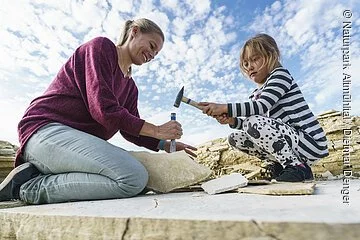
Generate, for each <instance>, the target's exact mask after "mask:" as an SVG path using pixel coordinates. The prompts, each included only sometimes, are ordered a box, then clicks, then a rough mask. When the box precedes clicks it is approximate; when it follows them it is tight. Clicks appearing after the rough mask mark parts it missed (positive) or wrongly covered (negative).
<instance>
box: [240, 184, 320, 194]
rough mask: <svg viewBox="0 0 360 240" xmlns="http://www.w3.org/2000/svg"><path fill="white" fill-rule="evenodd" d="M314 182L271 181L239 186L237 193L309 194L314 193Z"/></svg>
mask: <svg viewBox="0 0 360 240" xmlns="http://www.w3.org/2000/svg"><path fill="white" fill-rule="evenodd" d="M314 189H315V183H280V182H277V183H271V184H267V185H260V186H248V187H246V188H239V189H238V192H239V193H253V194H265V195H280V196H281V195H311V194H313V193H314Z"/></svg>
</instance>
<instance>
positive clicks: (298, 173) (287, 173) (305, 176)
mask: <svg viewBox="0 0 360 240" xmlns="http://www.w3.org/2000/svg"><path fill="white" fill-rule="evenodd" d="M275 179H276V181H279V182H304V181H310V180H313V179H314V176H313V173H312V171H311V168H310V167H309V166H308V165H307V164H305V163H304V164H301V165H296V166H286V167H285V168H284V170H283V171H282V172H281V173H280V175H279V176H278V177H277V178H275Z"/></svg>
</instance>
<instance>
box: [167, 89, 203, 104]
mask: <svg viewBox="0 0 360 240" xmlns="http://www.w3.org/2000/svg"><path fill="white" fill-rule="evenodd" d="M181 102H184V103H186V104H189V105H191V106H193V107H196V108H198V109H200V110H202V108H201V107H200V106H199V103H197V102H195V101H193V100H191V99H190V98H187V97H184V87H182V88H181V90H180V92H179V93H178V95H177V96H176V99H175V103H174V107H177V108H178V107H179V106H180V103H181Z"/></svg>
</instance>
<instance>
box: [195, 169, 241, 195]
mask: <svg viewBox="0 0 360 240" xmlns="http://www.w3.org/2000/svg"><path fill="white" fill-rule="evenodd" d="M247 184H248V180H247V179H246V178H245V177H244V176H243V175H242V174H240V173H232V174H230V175H224V176H221V177H219V178H216V179H212V180H210V181H207V182H205V183H203V184H201V188H202V189H204V191H205V192H206V193H208V194H217V193H222V192H227V191H231V190H234V189H237V188H241V187H245V186H247Z"/></svg>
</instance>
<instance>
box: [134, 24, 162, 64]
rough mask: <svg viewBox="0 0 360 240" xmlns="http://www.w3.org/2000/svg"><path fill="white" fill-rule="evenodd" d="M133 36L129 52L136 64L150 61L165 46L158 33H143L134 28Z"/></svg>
mask: <svg viewBox="0 0 360 240" xmlns="http://www.w3.org/2000/svg"><path fill="white" fill-rule="evenodd" d="M131 36H132V39H131V40H130V43H129V53H130V58H131V61H132V63H134V64H136V65H142V64H143V63H146V62H150V61H151V60H152V59H154V57H155V56H156V55H157V54H158V53H159V52H160V50H161V49H162V47H163V43H164V42H163V40H162V38H161V36H160V35H159V34H157V33H142V32H141V31H140V30H139V29H138V28H133V29H132V32H131Z"/></svg>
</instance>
